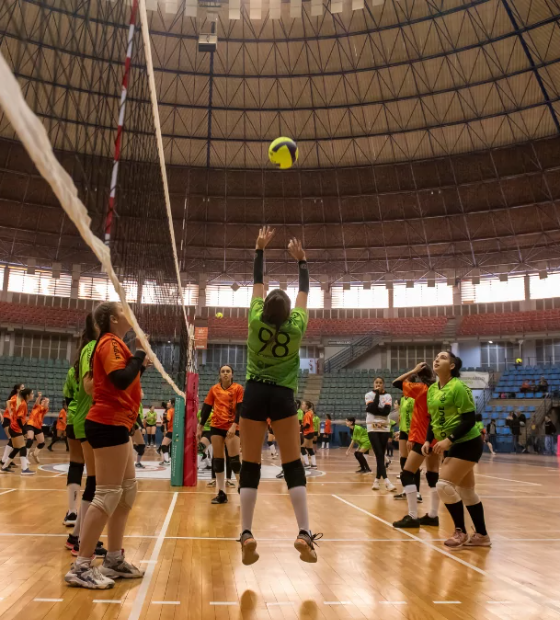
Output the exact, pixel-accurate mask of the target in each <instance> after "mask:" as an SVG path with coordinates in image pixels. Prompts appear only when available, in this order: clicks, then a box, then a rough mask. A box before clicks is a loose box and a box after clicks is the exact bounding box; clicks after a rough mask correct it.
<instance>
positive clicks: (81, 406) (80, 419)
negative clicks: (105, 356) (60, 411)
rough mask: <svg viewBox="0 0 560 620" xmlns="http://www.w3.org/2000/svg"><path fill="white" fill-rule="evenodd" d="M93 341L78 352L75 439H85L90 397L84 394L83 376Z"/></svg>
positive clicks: (86, 368)
mask: <svg viewBox="0 0 560 620" xmlns="http://www.w3.org/2000/svg"><path fill="white" fill-rule="evenodd" d="M95 343H96V341H95V340H92V341H91V342H88V343H87V344H86V346H85V347H84V348H83V349H82V352H81V354H80V376H79V379H78V383H79V392H78V398H77V401H78V402H77V406H76V413H75V414H74V434H75V435H76V439H85V437H86V431H85V428H84V424H85V421H86V416H87V414H88V412H89V408H90V407H91V402H92V397H91V396H89V394H86V391H85V390H84V376H85V375H86V374H87V373H88V372H89V362H90V360H91V354H92V352H93V348H94V347H95Z"/></svg>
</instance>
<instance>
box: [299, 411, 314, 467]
mask: <svg viewBox="0 0 560 620" xmlns="http://www.w3.org/2000/svg"><path fill="white" fill-rule="evenodd" d="M301 408H302V409H303V424H302V426H303V449H304V450H305V453H303V465H304V467H307V468H309V467H310V468H311V469H317V457H316V456H315V450H313V439H314V438H315V425H314V424H313V417H314V415H315V411H314V410H313V409H314V405H313V403H312V402H311V401H309V400H303V401H302V402H301Z"/></svg>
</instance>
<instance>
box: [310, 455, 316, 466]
mask: <svg viewBox="0 0 560 620" xmlns="http://www.w3.org/2000/svg"><path fill="white" fill-rule="evenodd" d="M311 465H317V457H316V456H315V455H314V454H312V455H311Z"/></svg>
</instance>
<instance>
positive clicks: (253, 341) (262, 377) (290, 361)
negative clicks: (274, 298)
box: [247, 297, 308, 392]
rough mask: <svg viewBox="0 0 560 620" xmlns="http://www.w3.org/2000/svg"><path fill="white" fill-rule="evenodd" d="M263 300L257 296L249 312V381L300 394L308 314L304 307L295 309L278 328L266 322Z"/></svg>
mask: <svg viewBox="0 0 560 620" xmlns="http://www.w3.org/2000/svg"><path fill="white" fill-rule="evenodd" d="M263 307H264V299H262V297H255V298H254V299H253V300H252V301H251V308H250V309H249V337H248V338H247V380H251V379H252V380H254V381H261V382H262V383H271V384H273V385H279V386H282V387H287V388H290V389H291V390H293V391H294V392H296V391H297V386H298V372H299V348H300V345H301V341H302V339H303V335H304V334H305V330H306V329H307V321H308V315H307V310H304V309H303V308H294V309H293V310H292V311H291V312H290V318H289V319H288V320H287V321H286V322H285V323H284V324H283V325H281V327H280V329H279V330H278V331H276V329H275V328H274V327H273V326H271V325H268V324H267V323H263V321H262V314H263Z"/></svg>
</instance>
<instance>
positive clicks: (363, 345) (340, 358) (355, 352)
mask: <svg viewBox="0 0 560 620" xmlns="http://www.w3.org/2000/svg"><path fill="white" fill-rule="evenodd" d="M381 340H382V338H381V336H379V335H376V334H368V335H367V336H360V337H359V338H356V339H355V340H354V341H353V342H352V343H350V345H349V346H347V347H346V348H345V349H343V350H342V351H339V352H338V353H335V354H334V355H333V356H332V357H329V359H328V360H326V361H325V372H333V371H335V370H340V369H341V368H344V367H345V366H348V364H350V362H353V361H354V360H355V359H358V357H361V356H362V355H364V354H365V353H367V352H368V351H369V350H370V349H372V348H373V347H374V346H375V345H376V344H378V343H379V342H381Z"/></svg>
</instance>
